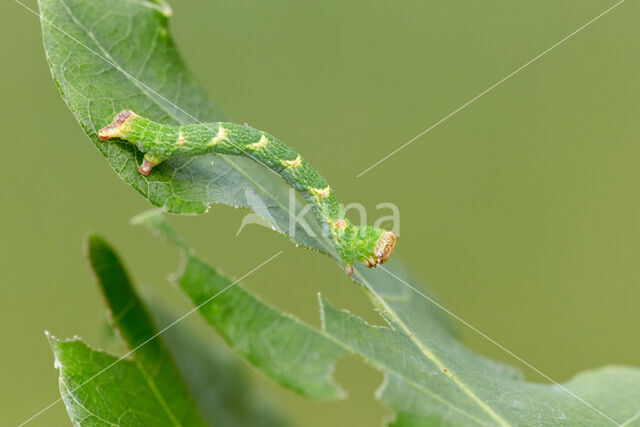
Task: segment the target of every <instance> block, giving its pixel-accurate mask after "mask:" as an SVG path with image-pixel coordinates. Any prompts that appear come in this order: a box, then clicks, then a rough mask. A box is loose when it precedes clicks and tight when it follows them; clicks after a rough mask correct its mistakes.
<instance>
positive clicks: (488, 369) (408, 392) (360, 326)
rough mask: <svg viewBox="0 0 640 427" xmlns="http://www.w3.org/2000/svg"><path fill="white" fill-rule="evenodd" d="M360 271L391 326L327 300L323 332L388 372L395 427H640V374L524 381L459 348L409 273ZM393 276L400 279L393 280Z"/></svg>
mask: <svg viewBox="0 0 640 427" xmlns="http://www.w3.org/2000/svg"><path fill="white" fill-rule="evenodd" d="M390 273H391V275H388V274H372V273H371V272H362V271H361V272H360V277H359V278H358V279H359V280H361V281H362V283H364V284H365V285H366V286H367V288H368V289H369V290H370V291H371V292H372V293H373V294H374V295H375V296H376V297H375V298H376V303H377V305H378V307H379V309H380V311H379V313H380V315H381V316H382V317H383V319H384V320H385V321H386V322H387V323H388V325H389V327H378V326H372V325H370V324H367V323H366V322H365V321H363V320H362V319H361V318H359V317H357V316H354V315H353V314H350V313H348V312H347V311H341V310H337V309H335V308H334V307H333V306H332V305H331V304H329V302H328V301H326V300H324V299H322V300H321V307H322V313H323V329H324V330H325V331H326V333H327V334H328V335H330V336H331V337H332V338H334V339H335V340H336V341H337V342H339V343H341V344H342V345H343V346H344V347H345V348H347V349H349V350H350V351H351V352H353V353H356V354H359V355H361V356H362V357H363V359H364V360H365V361H366V362H367V363H369V364H370V365H372V366H373V367H375V368H377V369H379V370H380V371H382V372H383V373H384V374H385V381H384V383H383V385H382V387H381V388H380V389H379V390H378V393H377V396H378V397H379V398H380V399H382V400H384V401H385V402H387V403H388V404H389V406H390V407H391V408H392V409H393V410H394V412H395V413H396V420H395V422H393V423H392V424H393V425H396V426H421V425H425V426H427V425H428V426H432V425H476V424H477V425H538V426H546V425H576V426H578V425H581V426H582V425H589V426H597V425H603V426H606V425H616V424H623V423H625V422H628V421H629V420H634V421H635V422H636V423H640V370H639V369H637V368H632V367H625V366H608V367H603V368H600V369H596V370H591V371H585V372H581V373H579V374H578V375H576V376H575V377H574V378H573V379H571V380H570V381H568V382H567V383H565V384H564V385H562V387H561V386H557V385H547V384H535V383H529V382H525V381H523V380H522V376H521V375H520V374H519V373H518V372H517V371H516V370H514V369H513V368H509V367H506V366H505V365H502V364H499V363H496V362H494V361H491V360H488V359H486V358H483V357H481V356H479V355H477V354H475V353H473V352H472V351H471V350H470V349H468V348H467V347H465V346H464V345H463V344H462V343H460V342H459V341H458V340H457V339H456V338H455V337H454V336H453V335H452V334H451V330H450V328H449V326H448V325H446V324H444V323H443V322H442V321H441V320H440V319H441V317H440V315H439V313H438V312H436V310H440V309H439V308H437V307H436V306H435V305H434V304H432V303H431V302H428V301H427V300H426V298H423V297H422V296H420V295H419V294H417V293H416V292H415V291H413V290H412V289H410V288H409V287H408V286H406V284H409V281H408V280H407V279H406V278H405V275H404V274H402V273H399V272H393V271H390ZM394 276H395V277H394Z"/></svg>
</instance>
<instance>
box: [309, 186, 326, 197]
mask: <svg viewBox="0 0 640 427" xmlns="http://www.w3.org/2000/svg"><path fill="white" fill-rule="evenodd" d="M309 192H310V193H311V194H313V195H314V196H316V197H326V196H328V195H329V193H330V192H331V187H329V186H328V185H327V186H326V187H325V188H311V189H310V190H309Z"/></svg>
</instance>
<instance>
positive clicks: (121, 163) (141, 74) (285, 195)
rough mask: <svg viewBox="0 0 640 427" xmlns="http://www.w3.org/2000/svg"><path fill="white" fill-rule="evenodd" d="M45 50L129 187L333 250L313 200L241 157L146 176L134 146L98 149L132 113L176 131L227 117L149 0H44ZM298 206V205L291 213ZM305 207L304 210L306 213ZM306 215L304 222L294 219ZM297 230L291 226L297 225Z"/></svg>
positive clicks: (162, 203) (175, 206) (160, 202)
mask: <svg viewBox="0 0 640 427" xmlns="http://www.w3.org/2000/svg"><path fill="white" fill-rule="evenodd" d="M39 3H40V12H41V15H42V33H43V39H44V48H45V52H46V55H47V58H48V61H49V66H50V68H51V73H52V75H53V79H54V81H55V82H56V85H57V86H58V88H59V89H60V93H61V94H62V98H63V99H64V101H65V102H66V103H67V105H68V106H69V108H70V109H71V112H72V113H73V114H74V116H75V117H76V119H77V120H78V122H79V123H80V125H81V126H82V129H83V130H84V131H85V133H86V134H87V135H88V136H89V138H90V139H91V141H92V142H93V143H94V144H95V145H96V147H97V148H98V150H99V151H100V153H102V155H103V156H104V157H105V158H106V159H107V161H108V162H109V164H110V165H111V167H112V168H113V169H114V171H115V172H116V173H117V174H118V175H119V176H120V178H122V179H123V180H124V181H125V182H126V183H128V184H129V185H131V186H132V187H133V188H134V189H135V190H136V191H138V192H139V193H140V194H142V195H143V196H144V197H145V198H147V199H148V200H149V202H151V203H152V204H153V205H154V206H157V207H161V208H163V209H164V210H166V211H168V212H170V213H179V214H201V213H204V212H206V210H207V209H208V207H209V206H210V205H211V204H214V203H223V204H227V205H230V206H239V207H247V208H250V209H252V210H254V211H255V212H256V213H258V214H259V215H260V216H261V217H263V218H264V219H266V220H267V221H268V222H269V223H270V224H271V225H272V226H273V227H274V229H276V230H278V231H279V232H281V233H285V234H287V235H289V236H291V237H292V238H294V236H295V240H296V241H297V242H298V243H300V244H303V245H305V246H308V247H312V248H316V249H320V250H323V251H325V252H327V253H331V254H333V253H334V250H333V245H332V244H331V243H330V241H329V240H328V239H326V238H324V237H320V238H319V239H317V238H314V237H313V236H322V232H321V229H320V226H319V225H318V223H317V221H316V220H315V218H314V216H313V214H312V213H311V212H310V211H308V209H306V203H305V202H304V201H302V199H301V198H300V197H298V196H294V195H292V196H291V197H290V195H289V191H288V190H289V187H288V186H287V185H286V184H285V183H284V181H283V180H282V179H281V178H280V177H279V176H277V175H275V174H274V173H273V172H271V171H270V170H267V169H266V168H264V167H263V166H261V165H259V164H257V163H256V162H254V161H252V160H249V159H245V158H239V157H229V156H220V155H215V154H208V155H204V156H198V157H183V158H173V159H171V160H169V161H165V162H163V163H162V165H160V166H158V167H156V169H154V171H155V172H157V173H154V174H153V175H152V176H151V177H144V176H142V175H141V174H140V173H139V172H138V170H137V167H138V166H139V164H140V163H141V161H142V156H141V155H140V153H138V152H137V151H136V150H135V148H134V147H132V146H131V145H126V144H119V143H114V142H106V143H105V142H100V141H99V140H98V136H97V130H98V129H100V128H102V127H103V126H105V125H107V124H108V123H110V122H111V120H112V119H113V116H114V115H115V114H116V113H117V112H119V111H121V110H123V109H132V110H134V111H136V112H137V113H139V114H141V115H144V116H145V117H148V118H150V119H152V120H154V121H158V122H163V123H170V124H177V123H197V122H198V121H200V122H207V121H216V120H219V119H221V118H222V116H221V114H220V113H219V111H218V110H217V109H216V108H215V106H214V105H213V103H212V102H211V101H210V100H209V98H208V96H207V95H206V94H205V93H204V91H203V90H202V88H200V86H198V84H197V83H196V82H195V80H194V78H193V77H192V76H191V74H189V72H188V71H187V69H186V67H185V64H184V62H183V61H182V59H181V58H180V56H179V54H178V52H177V50H176V47H175V45H174V43H173V41H172V40H171V37H170V36H169V32H168V17H167V16H165V15H163V13H162V12H161V11H160V10H165V9H164V8H158V7H157V6H156V5H153V4H151V3H149V2H148V1H142V0H139V1H138V0H92V1H86V0H64V1H63V0H39ZM290 205H291V206H290ZM303 210H304V211H303ZM303 212H306V214H304V215H302V216H301V217H300V218H298V221H293V220H292V221H291V222H290V213H291V215H292V216H293V217H297V216H298V215H299V214H301V213H303ZM290 225H291V228H290Z"/></svg>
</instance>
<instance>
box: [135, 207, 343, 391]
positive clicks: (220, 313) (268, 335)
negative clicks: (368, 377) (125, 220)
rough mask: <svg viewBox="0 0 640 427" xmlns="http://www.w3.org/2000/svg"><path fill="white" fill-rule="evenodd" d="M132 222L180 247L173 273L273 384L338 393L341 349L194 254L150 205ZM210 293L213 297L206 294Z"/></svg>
mask: <svg viewBox="0 0 640 427" xmlns="http://www.w3.org/2000/svg"><path fill="white" fill-rule="evenodd" d="M132 222H133V223H137V224H143V225H146V226H148V227H149V228H151V229H152V230H154V231H156V232H159V233H161V234H162V235H163V236H164V237H166V238H168V239H169V240H171V241H173V242H174V243H176V244H178V246H179V247H180V248H181V249H182V253H183V257H184V267H183V268H182V271H181V272H180V273H179V274H178V275H177V277H176V279H175V280H176V283H177V284H178V286H179V287H180V288H181V289H182V290H183V291H184V292H185V293H186V294H187V296H189V298H190V299H191V301H192V302H193V304H194V305H195V306H200V308H199V311H200V314H201V315H202V316H203V317H204V318H205V319H206V321H207V322H208V323H209V324H210V325H211V326H213V327H214V328H216V330H217V331H218V332H219V333H220V334H221V335H222V337H223V338H224V339H225V341H227V343H228V344H229V346H230V347H231V348H233V349H234V350H235V351H236V352H237V353H239V354H240V355H242V356H243V357H244V358H246V359H247V361H249V362H250V363H251V364H252V365H254V366H255V367H256V368H257V369H258V370H259V371H260V372H262V373H264V374H265V375H267V376H269V377H270V378H272V379H273V380H275V381H276V382H278V383H279V384H281V385H283V386H284V387H287V388H289V389H292V390H295V391H297V392H298V393H301V394H303V395H306V396H309V397H312V398H315V399H336V398H340V397H342V396H343V392H342V391H341V389H340V388H339V387H338V386H337V385H336V384H335V383H334V382H333V380H332V379H331V371H332V370H333V365H334V364H335V362H336V361H337V360H338V359H339V358H340V357H341V356H342V354H343V353H344V349H343V348H341V347H340V346H338V345H336V344H335V343H334V342H333V341H331V340H329V339H327V337H326V336H325V335H324V334H323V333H322V332H321V331H318V330H317V329H315V328H313V327H311V326H309V325H307V324H305V323H303V322H302V321H300V320H299V319H297V318H295V317H293V316H291V315H289V314H286V313H282V312H280V311H279V310H278V309H276V308H274V307H272V306H270V305H268V304H267V303H265V302H263V301H261V300H260V299H259V298H258V297H256V296H255V295H253V294H251V293H250V292H248V291H247V290H245V289H243V288H242V287H241V286H240V285H233V284H234V283H235V282H234V281H232V280H231V279H229V278H227V277H225V276H224V275H222V274H220V273H219V272H218V271H217V270H216V269H214V268H213V267H211V266H209V265H207V264H206V263H204V262H203V261H201V260H200V259H198V258H197V257H196V256H195V255H194V253H193V251H192V250H191V249H189V247H188V246H187V245H186V244H185V243H184V242H183V241H182V240H181V238H180V237H179V236H178V235H177V234H176V233H175V231H174V230H173V229H172V228H171V227H170V226H169V224H168V223H167V222H166V221H165V219H164V217H163V216H162V214H161V213H160V212H159V211H157V210H155V211H150V212H146V213H143V214H141V215H138V216H137V217H136V218H134V219H133V221H132ZM212 297H215V298H212Z"/></svg>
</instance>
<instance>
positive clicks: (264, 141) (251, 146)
mask: <svg viewBox="0 0 640 427" xmlns="http://www.w3.org/2000/svg"><path fill="white" fill-rule="evenodd" d="M268 143H269V140H268V139H267V136H266V135H265V134H264V133H263V134H262V136H261V137H260V141H258V142H254V143H253V144H249V145H247V148H248V149H249V150H253V151H255V150H257V149H258V148H264V147H266V146H267V144H268Z"/></svg>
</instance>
